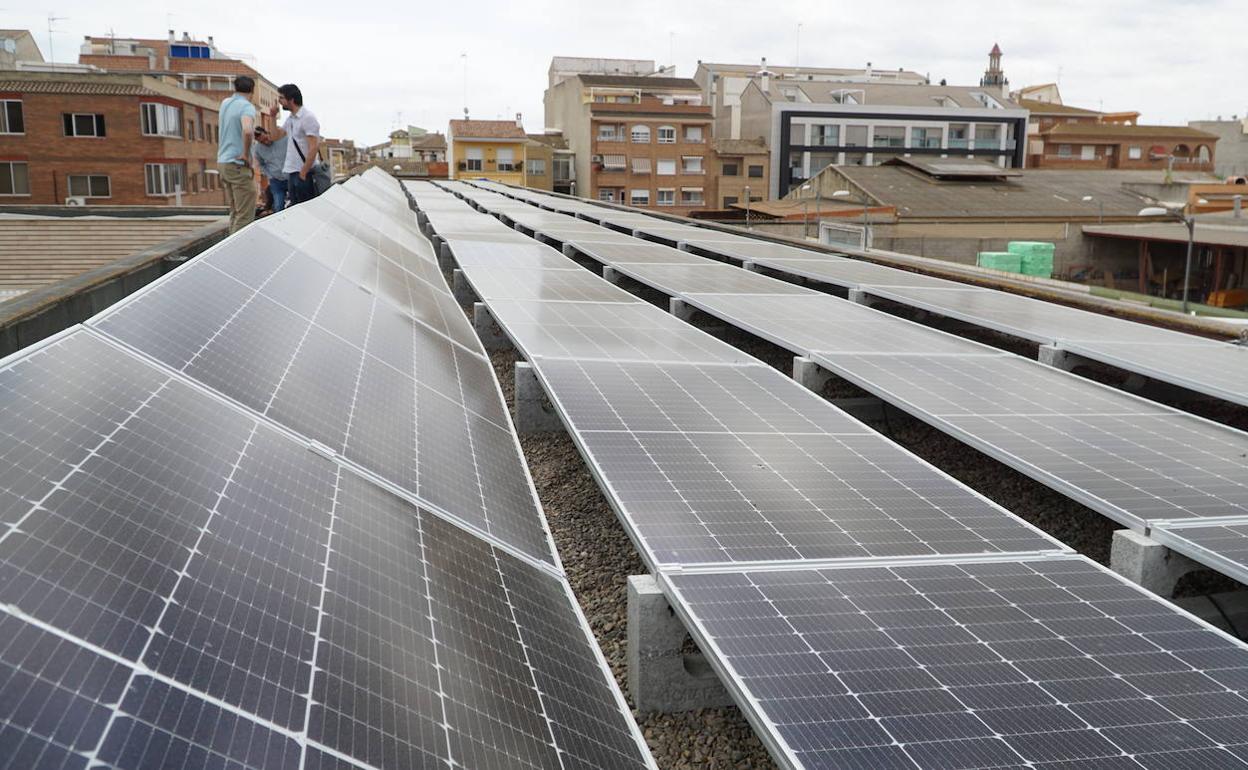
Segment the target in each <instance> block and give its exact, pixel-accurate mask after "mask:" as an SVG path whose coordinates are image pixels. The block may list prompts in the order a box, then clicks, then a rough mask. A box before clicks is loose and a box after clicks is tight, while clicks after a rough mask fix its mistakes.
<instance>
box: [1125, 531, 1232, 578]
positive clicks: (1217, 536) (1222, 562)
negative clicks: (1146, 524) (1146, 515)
mask: <svg viewBox="0 0 1248 770" xmlns="http://www.w3.org/2000/svg"><path fill="white" fill-rule="evenodd" d="M1148 534H1149V537H1151V538H1152V539H1154V540H1156V541H1157V542H1159V543H1164V544H1165V545H1167V546H1169V547H1170V548H1172V549H1173V550H1175V551H1178V552H1179V553H1183V554H1186V555H1187V556H1188V557H1190V558H1192V559H1195V560H1196V561H1198V562H1200V563H1202V564H1208V565H1210V566H1212V567H1214V568H1215V569H1217V570H1218V571H1219V572H1221V573H1222V574H1224V575H1228V576H1230V577H1231V578H1233V579H1235V580H1238V581H1240V582H1241V583H1243V582H1248V523H1243V522H1234V521H1230V522H1223V521H1217V520H1211V521H1201V520H1196V521H1190V522H1188V521H1180V522H1176V523H1173V524H1171V523H1167V522H1162V523H1159V524H1154V525H1153V526H1151V527H1150V528H1149V531H1148Z"/></svg>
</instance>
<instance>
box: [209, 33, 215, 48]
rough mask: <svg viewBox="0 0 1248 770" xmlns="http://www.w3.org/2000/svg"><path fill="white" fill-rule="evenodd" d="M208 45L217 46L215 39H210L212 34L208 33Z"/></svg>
mask: <svg viewBox="0 0 1248 770" xmlns="http://www.w3.org/2000/svg"><path fill="white" fill-rule="evenodd" d="M208 46H209V47H210V48H216V47H217V43H216V41H215V40H213V39H212V35H209V36H208Z"/></svg>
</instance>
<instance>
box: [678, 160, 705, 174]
mask: <svg viewBox="0 0 1248 770" xmlns="http://www.w3.org/2000/svg"><path fill="white" fill-rule="evenodd" d="M680 173H682V174H701V173H703V170H702V156H701V155H683V156H681V158H680Z"/></svg>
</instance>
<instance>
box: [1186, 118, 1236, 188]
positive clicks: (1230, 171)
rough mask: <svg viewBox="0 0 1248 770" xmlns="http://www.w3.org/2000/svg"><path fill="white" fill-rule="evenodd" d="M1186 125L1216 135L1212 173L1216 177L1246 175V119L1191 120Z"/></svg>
mask: <svg viewBox="0 0 1248 770" xmlns="http://www.w3.org/2000/svg"><path fill="white" fill-rule="evenodd" d="M1187 125H1189V126H1191V127H1192V128H1195V129H1198V130H1200V131H1208V132H1209V133H1211V134H1217V135H1218V145H1217V147H1218V151H1217V153H1216V154H1215V155H1214V156H1213V172H1214V173H1215V174H1217V175H1218V176H1245V175H1248V119H1246V120H1193V121H1191V122H1190V123H1188V124H1187Z"/></svg>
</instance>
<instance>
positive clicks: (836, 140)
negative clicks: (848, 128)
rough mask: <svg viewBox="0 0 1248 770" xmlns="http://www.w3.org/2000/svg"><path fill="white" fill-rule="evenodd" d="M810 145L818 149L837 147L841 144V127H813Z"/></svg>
mask: <svg viewBox="0 0 1248 770" xmlns="http://www.w3.org/2000/svg"><path fill="white" fill-rule="evenodd" d="M810 143H811V144H813V145H816V146H818V147H836V146H837V145H838V144H840V143H841V127H840V126H811V127H810Z"/></svg>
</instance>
